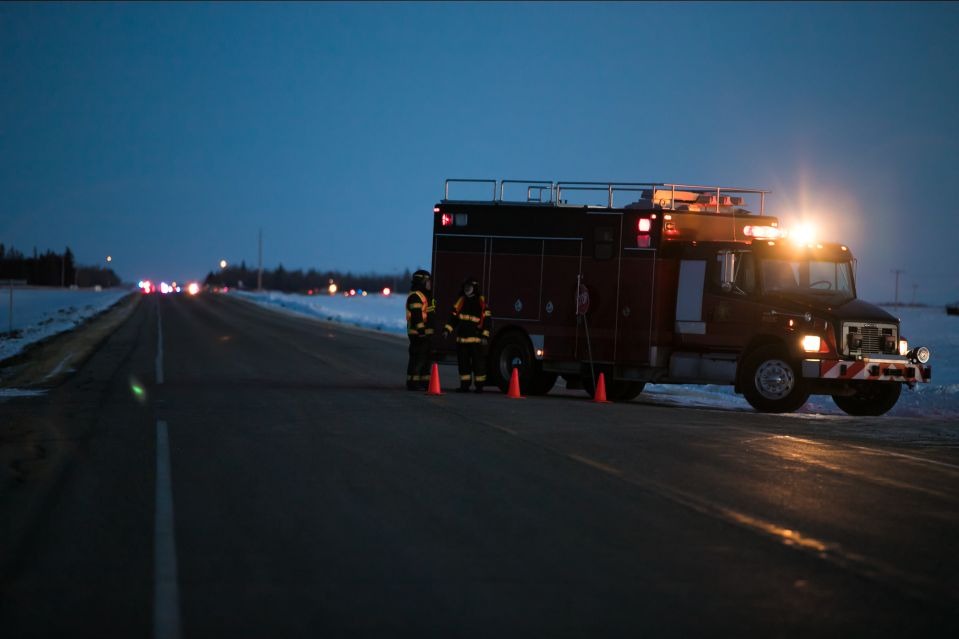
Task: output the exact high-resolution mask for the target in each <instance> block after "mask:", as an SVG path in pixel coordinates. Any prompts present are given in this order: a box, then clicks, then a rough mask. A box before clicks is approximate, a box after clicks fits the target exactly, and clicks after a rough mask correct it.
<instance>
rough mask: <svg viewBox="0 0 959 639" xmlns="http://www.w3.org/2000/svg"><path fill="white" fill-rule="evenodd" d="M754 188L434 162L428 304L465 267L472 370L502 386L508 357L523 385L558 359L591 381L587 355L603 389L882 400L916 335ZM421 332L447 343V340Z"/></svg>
mask: <svg viewBox="0 0 959 639" xmlns="http://www.w3.org/2000/svg"><path fill="white" fill-rule="evenodd" d="M451 189H453V190H454V195H456V194H457V193H455V191H457V189H459V190H460V191H464V192H465V196H464V195H462V194H461V197H460V198H455V197H451V196H450V190H451ZM769 193H770V191H765V190H760V189H743V188H731V187H722V186H694V185H683V184H670V183H654V182H649V183H613V182H610V183H602V182H554V181H537V180H474V179H469V180H458V179H456V180H454V179H450V180H446V183H445V188H444V198H443V199H442V200H441V201H440V202H438V203H437V204H436V205H435V206H434V207H433V214H434V221H433V255H432V272H433V291H434V295H435V299H436V308H437V321H438V322H442V321H444V320H445V317H446V315H447V314H448V313H449V312H450V310H451V308H452V305H453V303H454V301H455V300H456V298H457V296H458V295H459V290H460V285H461V283H462V282H463V280H464V279H465V278H467V277H473V278H475V279H477V280H478V281H479V282H480V283H481V287H482V294H483V295H484V297H485V299H486V303H487V307H488V308H489V309H490V311H491V312H492V319H491V326H490V344H489V367H488V372H489V378H490V380H491V383H493V384H495V385H497V386H499V388H500V389H501V390H503V391H504V392H506V390H507V388H508V385H509V381H510V377H511V374H512V371H513V369H514V368H515V369H517V370H518V374H519V379H520V386H521V389H522V392H524V393H526V394H530V395H536V394H543V393H547V392H549V391H550V389H551V388H553V386H554V384H555V382H556V380H557V378H558V377H559V376H562V377H563V378H564V380H565V382H566V386H567V388H582V389H584V390H585V391H586V392H587V393H588V394H590V395H593V394H594V393H595V388H596V385H597V380H598V379H599V375H600V373H602V374H603V378H604V382H605V387H606V391H607V397H608V398H609V399H611V400H613V401H628V400H631V399H633V398H635V397H637V396H638V395H639V394H640V393H641V392H642V391H643V389H644V387H645V385H646V384H647V383H653V384H719V385H732V386H733V387H734V388H735V391H736V392H737V393H741V394H742V395H743V396H744V397H745V398H746V400H747V401H748V402H749V403H750V404H751V405H752V406H753V407H754V408H755V409H756V410H758V411H761V412H773V413H778V412H791V411H794V410H796V409H798V408H800V407H801V406H802V405H803V404H804V403H805V402H806V400H807V399H808V398H809V396H810V395H811V394H820V395H831V396H832V397H833V399H834V401H835V403H836V405H837V406H838V407H839V408H840V409H842V410H843V411H845V412H846V413H848V414H851V415H881V414H884V413H885V412H887V411H888V410H890V409H891V408H892V407H893V406H894V405H895V404H896V401H897V400H898V399H899V395H900V392H901V390H902V386H903V385H906V386H909V387H910V388H913V387H914V386H915V385H916V384H917V383H923V382H928V381H930V379H931V375H932V368H931V366H930V365H929V364H928V362H929V357H930V352H929V349H928V348H926V347H917V348H911V347H910V346H909V345H908V343H907V341H906V339H905V337H903V335H902V333H901V332H900V322H899V320H898V319H897V318H896V317H894V316H893V315H891V314H889V313H888V312H886V311H885V310H883V309H881V308H879V307H877V306H874V305H872V304H869V303H867V302H864V301H862V300H860V299H858V298H857V296H856V281H855V264H856V263H855V260H854V258H853V253H852V251H851V250H850V248H849V247H848V246H847V245H844V244H837V243H831V242H816V241H811V242H802V243H797V242H796V241H794V239H791V238H789V237H788V236H787V235H788V234H787V232H786V231H785V230H784V229H783V228H781V227H780V224H779V220H778V218H776V217H774V216H771V215H766V211H765V207H766V199H767V196H768V195H769ZM756 204H758V213H756V212H755V209H756V206H755V205H756ZM747 206H749V207H750V208H751V209H752V210H750V209H747V208H746V207H747ZM432 346H433V350H434V357H435V358H436V360H437V361H440V362H451V361H455V343H454V342H453V340H450V339H444V338H443V337H442V336H440V335H436V336H434V338H433V343H432Z"/></svg>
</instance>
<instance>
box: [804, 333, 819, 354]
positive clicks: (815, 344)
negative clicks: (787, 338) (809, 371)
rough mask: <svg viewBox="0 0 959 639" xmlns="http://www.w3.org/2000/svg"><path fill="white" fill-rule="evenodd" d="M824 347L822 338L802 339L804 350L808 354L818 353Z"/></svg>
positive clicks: (809, 337) (811, 336) (810, 337)
mask: <svg viewBox="0 0 959 639" xmlns="http://www.w3.org/2000/svg"><path fill="white" fill-rule="evenodd" d="M820 346H822V338H821V337H819V336H818V335H804V336H803V338H802V349H803V350H804V351H806V352H807V353H818V352H819V347H820Z"/></svg>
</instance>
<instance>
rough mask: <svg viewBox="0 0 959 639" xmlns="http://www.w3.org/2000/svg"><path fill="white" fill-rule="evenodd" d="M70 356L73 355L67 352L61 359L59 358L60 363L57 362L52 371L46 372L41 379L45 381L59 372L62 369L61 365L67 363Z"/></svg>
mask: <svg viewBox="0 0 959 639" xmlns="http://www.w3.org/2000/svg"><path fill="white" fill-rule="evenodd" d="M71 357H73V353H67V355H66V356H65V357H64V358H63V359H62V360H60V363H59V364H57V365H56V367H54V369H53V370H52V371H50V372H49V373H47V376H46V377H44V378H43V381H47V380H48V379H50V378H51V377H53V376H54V375H57V374H59V373H60V371H62V370H63V367H64V366H66V365H67V362H68V361H69V360H70V358H71Z"/></svg>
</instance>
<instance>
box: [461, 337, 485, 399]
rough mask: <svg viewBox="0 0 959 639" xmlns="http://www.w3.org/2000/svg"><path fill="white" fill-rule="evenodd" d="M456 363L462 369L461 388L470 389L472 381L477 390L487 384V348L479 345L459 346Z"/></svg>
mask: <svg viewBox="0 0 959 639" xmlns="http://www.w3.org/2000/svg"><path fill="white" fill-rule="evenodd" d="M456 363H457V364H458V365H459V369H460V386H461V387H462V388H469V385H470V379H472V380H473V381H474V382H476V387H477V388H482V387H483V385H484V384H486V347H485V346H483V345H482V344H479V343H470V344H457V345H456Z"/></svg>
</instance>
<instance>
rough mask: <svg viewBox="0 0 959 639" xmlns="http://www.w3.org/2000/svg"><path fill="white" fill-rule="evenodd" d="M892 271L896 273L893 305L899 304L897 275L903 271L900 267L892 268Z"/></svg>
mask: <svg viewBox="0 0 959 639" xmlns="http://www.w3.org/2000/svg"><path fill="white" fill-rule="evenodd" d="M892 272H893V273H895V274H896V301H895V302H894V303H893V306H899V276H900V275H902V274H903V273H905V271H904V270H902V269H901V268H897V269H893V271H892Z"/></svg>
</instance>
